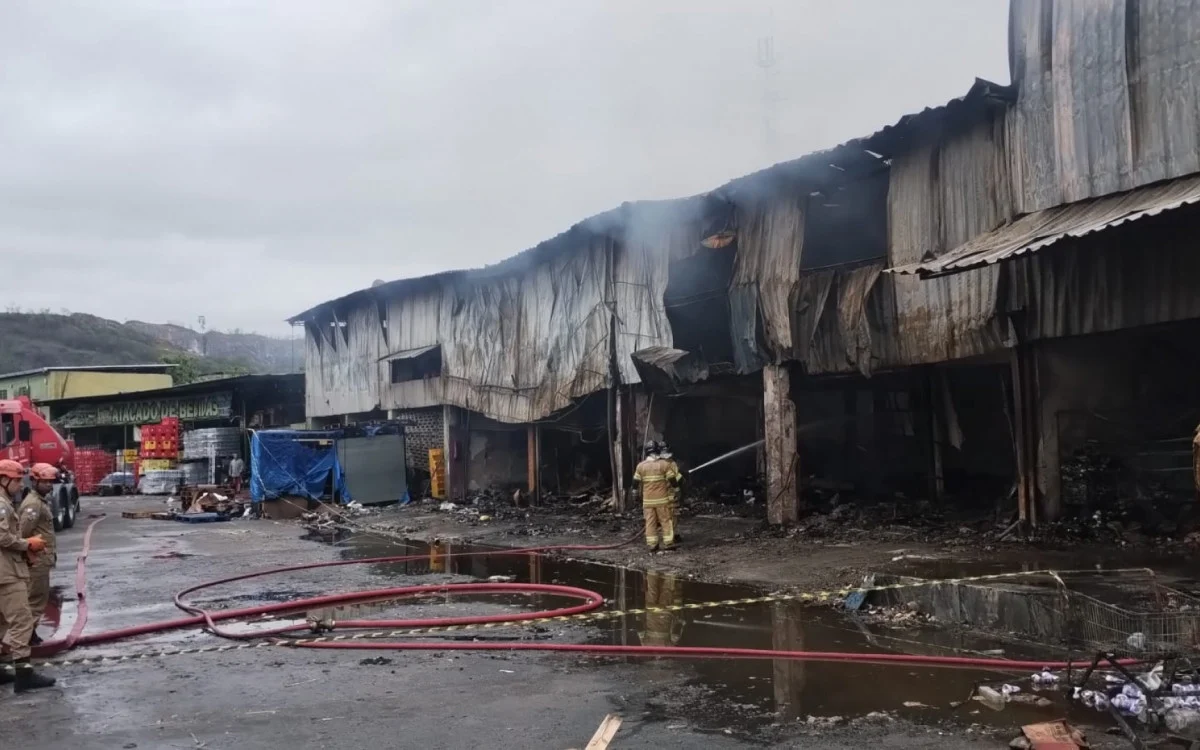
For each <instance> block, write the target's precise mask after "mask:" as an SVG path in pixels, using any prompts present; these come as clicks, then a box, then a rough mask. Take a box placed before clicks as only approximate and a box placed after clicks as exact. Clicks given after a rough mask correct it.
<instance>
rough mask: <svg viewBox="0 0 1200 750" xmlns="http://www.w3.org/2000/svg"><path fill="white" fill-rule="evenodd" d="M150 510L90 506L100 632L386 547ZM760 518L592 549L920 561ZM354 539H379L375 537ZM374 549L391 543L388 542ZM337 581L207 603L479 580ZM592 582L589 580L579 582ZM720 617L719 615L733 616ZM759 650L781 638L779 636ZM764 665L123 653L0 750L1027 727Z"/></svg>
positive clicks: (574, 634)
mask: <svg viewBox="0 0 1200 750" xmlns="http://www.w3.org/2000/svg"><path fill="white" fill-rule="evenodd" d="M146 505H147V501H146V500H145V499H140V500H139V499H94V498H86V499H85V500H84V506H85V513H90V514H95V513H99V512H107V513H108V517H107V518H106V519H105V520H104V521H103V522H102V523H101V524H100V525H99V526H97V528H96V531H95V535H94V540H93V549H92V552H91V555H90V558H89V565H88V585H89V601H90V606H91V610H92V613H91V617H90V619H89V623H88V628H87V632H89V633H92V632H98V631H104V630H108V629H111V628H117V627H123V626H127V625H131V624H136V623H143V622H146V621H153V620H160V619H164V618H170V617H174V616H177V615H178V612H177V610H175V608H174V607H173V606H172V604H171V598H172V596H173V595H174V593H175V592H176V591H178V590H179V589H181V588H184V587H186V586H189V585H192V584H195V583H197V582H201V581H206V580H212V579H215V578H219V577H223V576H228V575H232V574H236V573H242V572H247V571H250V570H257V569H263V568H268V567H273V566H279V565H285V564H297V563H303V562H316V561H324V560H338V559H347V558H348V557H354V556H365V555H374V554H376V552H375V547H370V548H369V549H364V550H357V549H356V548H355V543H356V542H355V540H353V539H351V540H348V541H347V542H346V543H342V544H338V545H329V544H322V543H318V542H314V541H311V540H309V539H305V538H302V537H304V536H305V534H304V530H303V529H302V528H301V527H300V525H299V524H298V523H296V522H284V521H270V520H259V521H255V520H244V521H243V520H239V521H233V522H229V523H221V524H208V525H197V526H190V525H185V524H179V523H172V522H160V521H149V520H129V519H122V518H120V517H119V513H120V511H121V510H122V509H124V508H131V507H145V506H146ZM364 518H365V519H369V520H370V521H371V522H372V523H381V524H382V523H388V524H391V525H393V526H395V527H397V528H412V529H414V532H413V533H420V534H423V535H426V536H438V535H454V534H464V533H465V532H468V531H470V532H475V533H474V534H473V536H477V537H478V538H481V539H483V540H485V541H488V542H493V543H504V544H509V545H517V544H519V545H521V546H528V545H533V544H538V545H540V544H548V543H554V542H555V541H558V540H569V541H580V540H581V539H582V540H583V541H588V542H593V543H595V542H598V541H609V540H613V539H621V538H623V537H626V536H629V535H632V533H633V532H634V531H635V530H636V526H633V525H632V524H631V522H629V521H622V522H621V523H620V528H616V527H615V526H616V524H612V523H610V524H609V525H608V526H605V527H604V528H602V529H596V528H594V527H592V526H589V527H588V530H586V531H582V530H581V531H579V532H578V533H572V532H571V531H570V530H569V528H563V529H560V530H559V531H558V532H557V533H556V534H550V533H545V534H543V533H542V532H541V531H536V530H531V529H530V527H529V524H527V523H518V522H517V521H516V520H513V521H508V522H497V523H495V524H489V523H488V522H486V521H484V522H480V521H477V520H476V521H474V523H476V524H478V525H477V526H470V525H469V523H470V522H468V523H462V522H459V521H455V520H454V516H453V514H446V513H441V512H437V511H429V510H427V509H419V508H410V509H400V510H391V511H385V512H383V513H379V514H377V515H374V516H370V517H364ZM754 523H755V522H754V521H741V520H737V519H725V518H721V519H703V518H701V519H691V520H690V521H689V522H688V525H686V526H685V527H684V535H685V538H687V543H686V544H687V547H686V548H685V549H684V550H682V551H680V552H678V553H675V554H674V555H656V556H653V557H651V556H650V555H648V554H647V553H646V552H645V551H643V550H641V549H640V548H638V547H631V548H630V549H627V550H626V549H623V550H619V551H616V552H607V553H596V554H603V555H605V556H607V558H606V559H610V560H611V561H613V562H632V563H634V564H638V565H640V566H642V567H643V568H653V569H654V570H655V571H656V572H657V573H659V574H662V573H664V572H665V571H666V570H667V569H672V570H680V571H690V572H691V573H692V574H693V575H696V574H699V573H702V572H704V571H706V570H707V571H708V572H709V573H711V574H712V576H711V577H713V578H736V579H738V580H742V581H751V580H757V581H760V582H767V581H772V582H778V581H780V580H786V581H787V583H788V584H789V585H795V586H800V585H804V586H811V585H825V584H828V583H834V582H839V581H848V580H853V579H854V578H855V577H856V576H857V575H858V574H859V572H860V571H861V570H863V569H865V568H866V567H869V566H872V565H873V564H875V562H876V561H880V560H884V559H888V560H890V559H891V558H890V557H889V555H891V556H893V557H894V556H895V555H896V554H903V553H897V552H896V551H897V550H899V549H903V548H912V545H910V544H907V543H903V544H902V543H895V544H893V543H891V542H887V543H875V544H870V545H866V544H864V545H857V546H854V547H837V546H834V545H833V544H830V545H816V544H807V545H803V544H798V543H797V542H796V540H795V539H788V538H786V537H783V538H771V539H761V538H758V537H755V538H754V541H753V542H750V541H747V537H746V536H744V535H747V534H751V532H752V531H753V526H754ZM82 525H83V524H82V523H81V527H80V528H77V529H75V530H72V531H69V532H65V533H64V534H63V535H62V537H61V540H60V559H61V560H62V562H61V563H60V565H61V568H60V570H58V571H56V573H55V577H54V581H55V583H56V584H57V585H60V586H62V587H64V588H65V590H66V591H67V592H68V594H69V592H70V591H71V588H72V587H71V582H72V579H73V565H72V561H73V559H74V558H75V555H76V553H77V552H78V551H79V548H80V544H81V541H82V537H83V533H82ZM418 529H419V531H418ZM522 532H524V533H522ZM751 536H753V535H751ZM364 538H368V539H369V537H368V536H367V535H364ZM737 540H742V543H736V542H737ZM373 544H387V542H384V541H381V540H376V541H375V542H373ZM798 548H800V549H803V550H806V551H805V552H804V553H803V554H801V555H799V558H800V559H798V560H794V559H790V558H792V557H796V556H797V551H798ZM548 562H549V561H548ZM717 566H720V567H719V568H718V567H717ZM814 568H828V570H814ZM718 570H719V571H720V572H719V573H717V572H716V571H718ZM326 571H327V572H325V573H321V574H317V573H304V574H294V575H288V576H286V577H284V578H280V579H275V580H271V581H270V582H253V583H252V582H246V583H243V584H235V585H233V586H231V587H228V588H227V589H221V590H213V591H211V592H205V593H203V594H202V595H198V597H199V598H201V599H202V600H203V601H205V602H206V603H207V604H208V605H209V606H212V607H215V608H216V607H230V606H242V605H246V604H252V603H256V602H265V601H278V600H280V599H287V598H293V597H297V596H307V595H313V594H316V593H321V592H331V591H347V590H357V589H363V588H369V587H371V588H373V587H379V586H384V585H386V586H396V585H405V584H407V583H414V582H430V581H444V580H469V579H468V578H467V577H466V575H465V574H464V573H463V572H462V571H453V570H451V571H450V572H446V571H442V572H440V573H432V572H431V571H430V570H428V569H426V570H420V569H415V568H414V569H409V568H403V569H397V568H389V567H388V566H383V565H369V566H346V567H338V568H330V569H326ZM550 575H554V574H550ZM584 575H592V573H589V572H587V571H586V570H585V572H584ZM506 606H511V603H509V604H505V603H500V602H488V601H474V600H469V598H463V599H462V600H461V601H460V600H457V599H456V600H454V601H450V602H442V603H432V602H431V603H423V604H420V605H419V606H418V609H419V610H420V611H422V612H427V613H428V614H433V613H443V614H444V613H445V612H446V611H447V610H449V611H450V612H453V613H454V614H461V613H463V612H466V611H470V612H474V613H487V612H492V611H505V610H504V608H505V607H506ZM405 611H407V612H412V609H411V608H410V609H406V610H405ZM776 611H777V612H783V613H784V615H785V616H784V619H783V621H782V625H783V626H784V627H785V628H786V627H787V625H788V623H789V622H798V621H800V620H804V621H805V626H806V627H808V626H812V627H813V628H826V629H827V630H828V633H827V635H828V634H832V636H830V637H833V638H839V639H840V638H844V637H847V636H845V635H844V634H841V635H839V633H841V631H839V630H836V629H835V628H834V626H835V625H836V623H833V622H826V621H825V620H822V619H820V618H818V619H810V615H808V614H805V613H803V612H791V614H788V612H790V611H785V610H776ZM707 617H710V615H707V614H705V615H698V616H697V619H696V620H693V621H689V622H688V623H686V626H687V627H688V628H691V630H690V631H689V630H684V634H683V639H684V642H685V643H686V642H688V639H689V638H692V637H699V635H696V634H699V633H701V630H700V627H701V625H703V624H704V619H703V618H707ZM719 619H721V618H719V617H718V618H716V620H719ZM70 620H71V607H70V606H69V605H68V606H67V607H66V612H65V614H64V622H63V627H68V626H69V624H70ZM716 620H710V621H709V622H713V623H715V624H721V623H717V622H716ZM725 620H726V622H725V623H724V624H725V625H727V626H728V627H733V626H737V625H739V623H741V624H742V625H743V626H747V627H748V626H749V625H750V624H752V623H749V624H748V622H744V621H743V618H742V617H740V616H733V615H730V616H728V617H726V618H725ZM597 627H598V626H595V625H588V624H576V625H556V626H553V627H550V628H547V629H546V631H545V632H544V633H542V634H541V635H540V636H538V637H544V638H551V639H554V640H556V641H562V642H585V641H587V642H590V641H593V640H595V639H596V638H597V637H600V636H601V635H602V633H601V632H600V631H598V630H597ZM643 627H645V624H644V623H640V622H634V623H632V624H631V625H630V628H631V630H632V631H637V630H638V629H639V628H643ZM681 627H682V626H681ZM46 630H48V629H44V630H43V633H45V632H46ZM822 632H825V631H821V630H813V631H812V633H815V635H812V634H810V635H806V636H804V637H806V638H816V637H817V636H820V635H821V633H822ZM764 637H767V638H768V639H769V638H773V637H777V636H775V635H772V634H771V633H768V634H766V636H764ZM218 643H222V641H219V640H218V639H217V638H216V637H215V636H210V635H207V634H204V633H200V632H196V631H181V632H175V633H167V634H162V635H157V636H150V637H143V638H141V639H137V640H135V641H130V642H121V643H113V644H106V645H103V646H96V647H89V648H86V649H80V650H79V651H78V653H77V655H95V654H106V655H110V656H113V657H117V656H120V655H127V654H130V653H143V652H152V651H155V650H158V649H163V648H179V647H193V646H196V647H198V646H206V645H214V644H218ZM772 664H773V663H772V662H770V661H765V662H753V663H745V664H743V663H734V662H706V663H701V662H692V661H652V662H645V661H643V662H638V661H635V660H618V659H608V660H597V659H592V658H581V657H573V656H563V655H552V654H540V655H539V654H502V653H497V654H478V653H462V652H458V653H455V652H449V651H445V652H438V651H435V652H422V653H413V652H409V653H400V652H391V653H388V652H365V653H363V652H329V651H321V652H313V651H301V650H296V649H285V648H280V647H269V648H258V649H251V650H240V651H232V652H226V653H217V654H200V655H179V656H168V657H163V658H148V659H137V660H124V661H115V660H114V661H107V662H104V663H100V664H96V665H92V666H87V667H79V666H70V667H59V668H51V669H52V671H53V673H54V674H55V675H56V676H57V677H58V678H59V680H60V683H59V685H58V687H56V688H54V689H51V690H48V691H43V692H39V693H33V694H28V695H23V696H13V695H11V694H9V693H4V694H0V736H2V737H3V738H4V741H5V745H6V746H8V745H9V744H11V745H12V746H14V747H21V748H26V749H27V750H33V749H36V750H41V749H43V748H45V749H46V750H49V749H50V748H54V749H55V750H58V749H59V748H65V747H69V748H95V749H97V750H99V749H100V748H104V749H105V750H107V749H109V748H207V749H209V750H219V749H220V748H239V749H240V748H279V747H288V746H291V747H327V748H347V747H423V748H463V747H489V748H514V749H516V748H548V749H551V750H554V749H557V750H564V749H565V748H571V747H576V748H577V747H582V746H584V745H585V744H586V743H587V740H588V738H589V737H590V736H591V734H592V733H593V732H594V731H595V729H596V727H597V726H598V725H599V723H600V720H601V719H602V718H603V717H604V715H605V714H607V713H609V712H615V713H618V714H619V715H620V716H621V717H622V718H623V719H624V724H623V726H622V728H621V730H620V732H619V733H618V735H617V738H616V740H615V741H614V742H613V744H612V745H611V748H612V750H626V749H628V748H719V749H720V748H750V747H764V746H769V747H780V748H800V747H826V748H847V749H848V748H860V747H863V746H865V745H869V744H880V743H883V744H886V745H887V746H888V747H895V748H934V750H938V749H942V748H944V749H945V750H949V749H950V748H962V747H981V748H1001V747H1005V746H1007V743H1008V740H1009V739H1011V737H1012V736H1014V734H1015V732H1016V723H1019V722H1020V721H1022V720H1023V719H1022V718H1021V717H1020V716H1018V715H1007V714H999V715H997V716H998V717H999V718H998V719H997V718H990V719H988V721H986V722H985V721H983V719H984V718H987V717H984V716H979V715H978V711H975V712H974V713H966V714H954V713H952V712H950V711H949V710H947V709H946V708H945V707H944V706H941V707H939V706H934V705H932V699H925V700H926V702H927V703H930V704H931V705H929V706H924V707H923V708H921V709H914V712H909V713H908V714H905V712H904V711H903V709H901V708H900V707H901V704H902V702H903V701H904V700H906V698H907V696H909V695H916V696H917V697H918V698H921V697H922V696H923V695H924V693H923V692H922V691H926V692H928V693H929V694H930V695H935V694H940V693H938V692H937V690H936V688H937V685H938V684H939V683H940V681H942V680H944V679H950V677H948V676H944V675H942V674H935V673H925V672H917V671H911V672H907V671H906V672H904V673H898V682H897V683H895V684H898V685H901V686H903V687H902V688H897V689H896V691H895V693H894V694H892V693H891V688H889V687H886V686H880V685H879V684H875V683H874V682H873V679H872V677H871V675H872V674H873V672H871V671H869V670H868V671H854V670H849V669H841V668H839V667H837V666H836V665H824V666H823V667H821V668H817V665H812V666H813V669H810V670H807V671H804V670H795V669H791V668H785V667H784V666H783V665H786V664H788V663H776V664H774V666H772ZM759 665H761V666H759ZM781 670H782V671H781ZM943 672H944V670H943ZM955 679H962V680H968V681H969V680H970V679H974V678H971V677H969V676H968V677H962V678H955ZM842 680H844V682H842V683H841V684H839V681H842ZM735 682H736V683H737V684H738V685H741V686H753V685H761V686H763V688H764V689H763V690H758V691H757V692H755V691H745V692H743V693H742V694H740V695H739V694H735V693H731V692H730V690H729V685H731V684H734V683H735ZM788 683H794V685H795V691H794V692H792V693H790V694H789V693H787V691H786V690H785V691H784V694H783V695H782V697H781V694H780V689H781V687H784V686H786V685H787V684H788ZM962 684H966V683H965V682H964V683H962ZM741 689H742V688H739V690H741ZM957 689H958V686H957V685H956V690H957ZM841 693H847V694H851V693H852V694H853V695H854V696H859V697H858V698H856V700H860V701H867V703H863V704H862V705H863V706H864V708H863V709H861V710H854V711H850V712H846V713H843V714H841V715H831V714H830V711H829V710H828V709H827V707H826V704H825V703H823V702H822V701H823V700H825V698H827V697H828V696H831V695H832V696H834V697H835V698H836V697H837V696H838V695H840V694H841ZM771 696H775V697H774V698H772V697H771ZM873 703H879V704H881V708H882V709H883V710H879V711H874V710H868V709H867V708H866V707H865V706H867V705H869V704H873ZM855 705H857V704H855ZM784 707H786V711H785V710H784ZM747 717H749V718H747ZM1006 717H1007V718H1006ZM1045 718H1055V717H1053V716H1049V715H1047V716H1046V717H1045ZM1093 742H1094V746H1097V747H1102V748H1103V747H1122V746H1124V745H1123V744H1122V743H1121V742H1120V741H1117V740H1114V738H1111V737H1108V736H1106V735H1104V734H1103V732H1098V733H1095V734H1094V735H1093Z"/></svg>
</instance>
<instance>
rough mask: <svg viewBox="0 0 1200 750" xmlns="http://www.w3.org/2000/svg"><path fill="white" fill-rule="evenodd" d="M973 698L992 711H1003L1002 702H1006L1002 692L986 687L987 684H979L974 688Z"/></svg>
mask: <svg viewBox="0 0 1200 750" xmlns="http://www.w3.org/2000/svg"><path fill="white" fill-rule="evenodd" d="M975 699H976V700H978V701H979V702H980V703H982V704H983V705H985V706H987V707H988V708H990V709H992V710H993V711H1003V710H1004V704H1005V703H1007V701H1006V700H1005V698H1004V694H1003V693H1000V692H998V691H997V690H994V689H993V688H990V687H988V686H987V685H980V686H979V688H978V689H976V691H975Z"/></svg>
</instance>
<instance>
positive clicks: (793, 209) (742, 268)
mask: <svg viewBox="0 0 1200 750" xmlns="http://www.w3.org/2000/svg"><path fill="white" fill-rule="evenodd" d="M806 199H807V194H805V193H799V194H797V193H792V194H787V195H779V196H774V197H771V198H769V199H762V200H760V201H757V202H755V203H754V204H753V205H750V206H739V207H738V210H737V248H738V249H737V256H736V258H735V259H734V263H733V280H732V281H731V282H730V287H729V298H730V307H731V311H732V316H733V330H734V342H733V353H734V360H735V362H734V363H735V364H736V365H737V368H738V372H741V373H746V372H753V371H755V370H757V369H759V368H760V367H762V365H763V364H764V363H765V362H781V361H783V360H784V359H785V358H788V357H790V355H791V352H792V350H793V343H792V324H791V317H792V313H791V299H792V296H793V294H794V290H795V287H796V284H797V282H798V281H799V279H800V254H801V252H802V250H803V245H804V203H805V200H806ZM760 325H761V331H762V340H761V341H760V340H759V335H758V330H759V327H760Z"/></svg>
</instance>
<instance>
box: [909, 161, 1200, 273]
mask: <svg viewBox="0 0 1200 750" xmlns="http://www.w3.org/2000/svg"><path fill="white" fill-rule="evenodd" d="M1197 201H1200V175H1192V176H1190V177H1184V178H1181V179H1178V180H1172V181H1170V182H1163V183H1159V184H1157V185H1153V186H1150V187H1144V188H1138V189H1137V190H1130V191H1128V192H1125V193H1116V194H1113V195H1106V196H1104V197H1103V198H1095V199H1092V200H1086V201H1080V202H1078V203H1070V204H1067V205H1064V206H1055V207H1054V208H1047V209H1045V210H1044V211H1037V212H1035V213H1032V214H1028V215H1026V216H1022V217H1021V218H1019V219H1017V220H1016V221H1014V222H1013V223H1011V224H1008V225H1007V226H1003V227H1000V228H999V229H996V230H993V231H991V232H988V233H986V234H981V235H979V236H978V237H976V238H975V239H973V240H971V241H970V242H967V243H965V244H963V245H960V246H959V247H957V248H955V249H954V250H952V251H951V252H949V253H946V254H945V255H943V256H942V257H940V258H934V259H932V260H927V261H922V262H920V263H911V264H908V265H903V266H896V267H895V268H889V269H887V270H886V271H885V273H895V274H905V275H916V276H921V277H923V278H929V277H934V276H946V275H949V274H953V273H960V272H962V271H969V270H971V269H973V268H981V267H983V266H990V265H992V264H995V263H999V262H1001V261H1006V260H1012V259H1014V258H1019V257H1021V256H1024V255H1028V254H1030V253H1034V252H1037V251H1039V250H1042V249H1045V248H1047V247H1050V246H1051V245H1053V244H1055V243H1056V242H1059V241H1060V240H1063V239H1067V238H1069V237H1083V236H1085V235H1088V234H1092V233H1094V232H1100V231H1103V230H1105V229H1108V228H1109V227H1115V226H1117V225H1118V224H1124V223H1126V222H1129V221H1137V220H1138V219H1141V218H1144V217H1146V216H1157V215H1158V214H1161V213H1163V212H1164V211H1172V210H1174V209H1177V208H1180V207H1182V206H1186V205H1189V204H1192V203H1196V202H1197Z"/></svg>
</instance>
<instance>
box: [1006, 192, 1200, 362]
mask: <svg viewBox="0 0 1200 750" xmlns="http://www.w3.org/2000/svg"><path fill="white" fill-rule="evenodd" d="M1197 220H1200V207H1197V206H1189V207H1187V208H1183V209H1180V210H1178V211H1174V212H1172V213H1169V214H1163V215H1162V216H1158V217H1154V218H1151V219H1144V220H1142V221H1140V222H1137V223H1132V224H1126V225H1123V226H1119V227H1115V228H1113V229H1109V230H1108V231H1106V232H1101V233H1098V234H1093V235H1088V236H1086V237H1083V238H1080V239H1078V240H1072V241H1071V243H1070V245H1069V246H1066V247H1061V248H1055V249H1054V251H1052V252H1044V253H1037V254H1034V255H1031V256H1029V257H1027V258H1023V259H1021V260H1018V261H1014V262H1012V263H1010V264H1008V268H1007V269H1006V270H1007V271H1008V272H1009V273H1010V274H1011V279H1012V283H1011V284H1010V285H1009V289H1010V291H1009V295H1008V300H1007V302H1006V305H1007V307H1009V308H1011V309H1013V310H1024V311H1025V318H1024V322H1023V325H1024V327H1025V328H1026V329H1027V332H1028V335H1029V337H1030V338H1037V339H1048V338H1056V337H1065V336H1079V335H1083V334H1090V333H1104V332H1108V331H1117V330H1121V329H1124V328H1133V327H1136V326H1145V325H1154V324H1158V323H1169V322H1174V321H1181V320H1189V319H1193V318H1200V294H1197V293H1196V290H1197V289H1200V253H1197V252H1196V250H1195V227H1196V222H1197ZM1146 248H1153V250H1152V251H1151V252H1147V251H1146Z"/></svg>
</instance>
